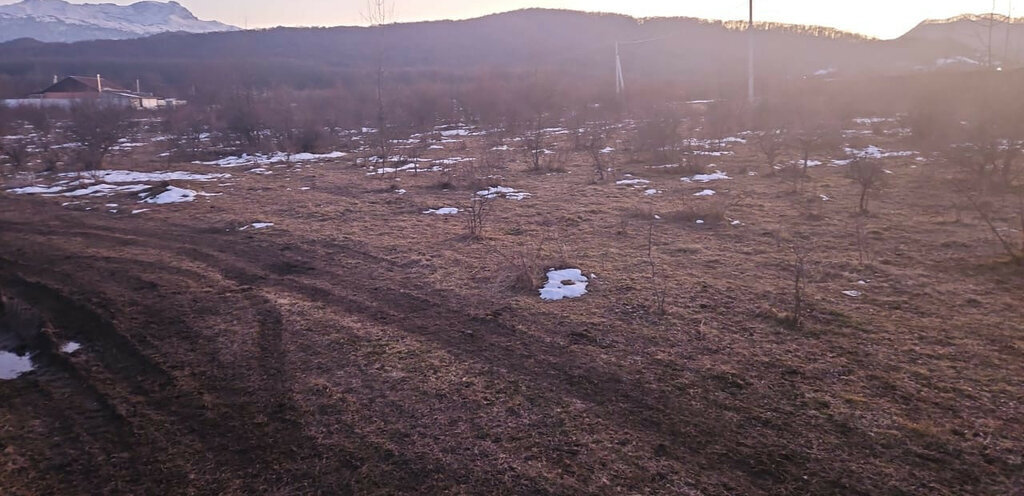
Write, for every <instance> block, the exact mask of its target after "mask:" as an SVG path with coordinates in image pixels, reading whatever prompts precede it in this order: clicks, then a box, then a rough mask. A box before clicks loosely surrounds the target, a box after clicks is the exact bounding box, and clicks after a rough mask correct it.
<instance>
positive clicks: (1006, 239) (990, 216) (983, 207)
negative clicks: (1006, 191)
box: [963, 186, 1024, 265]
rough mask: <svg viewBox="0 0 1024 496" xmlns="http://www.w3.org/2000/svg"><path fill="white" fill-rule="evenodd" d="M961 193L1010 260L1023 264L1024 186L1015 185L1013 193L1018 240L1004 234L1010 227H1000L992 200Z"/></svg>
mask: <svg viewBox="0 0 1024 496" xmlns="http://www.w3.org/2000/svg"><path fill="white" fill-rule="evenodd" d="M963 195H964V197H965V198H966V199H967V201H968V202H969V203H970V205H971V207H972V208H973V209H974V211H975V212H977V214H978V216H979V217H981V220H982V221H984V222H985V225H986V226H988V228H989V230H990V231H991V232H992V234H993V235H995V237H996V239H997V240H999V244H1000V246H1002V247H1003V251H1005V252H1006V254H1007V255H1008V256H1009V257H1010V260H1012V261H1013V263H1015V264H1017V265H1024V186H1017V191H1015V194H1014V195H1013V196H1014V199H1015V200H1016V208H1015V210H1016V216H1017V220H1018V223H1019V225H1018V226H1017V227H1018V232H1019V233H1020V240H1019V241H1018V242H1014V241H1013V239H1012V238H1011V237H1010V236H1008V235H1007V234H1005V233H1006V232H1010V231H1011V229H1008V228H1007V229H1001V228H1000V227H999V225H998V219H997V214H996V204H995V202H994V201H992V200H988V201H985V200H981V199H979V198H978V196H977V195H975V194H974V193H970V192H963Z"/></svg>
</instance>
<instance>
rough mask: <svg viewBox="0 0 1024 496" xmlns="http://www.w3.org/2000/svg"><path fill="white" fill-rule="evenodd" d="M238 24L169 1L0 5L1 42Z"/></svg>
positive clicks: (56, 0)
mask: <svg viewBox="0 0 1024 496" xmlns="http://www.w3.org/2000/svg"><path fill="white" fill-rule="evenodd" d="M236 29H238V28H236V27H234V26H229V25H227V24H222V23H219V22H216V21H202V20H199V19H197V18H196V16H194V15H192V12H189V10H188V9H186V8H185V7H182V6H181V5H180V4H179V3H178V2H173V1H172V2H167V3H164V2H150V1H146V2H138V3H133V4H131V5H115V4H110V3H105V4H72V3H68V2H65V1H64V0H24V1H22V2H19V3H15V4H11V5H0V42H3V41H9V40H13V39H17V38H34V39H37V40H39V41H47V42H72V41H82V40H96V39H126V38H138V37H142V36H149V35H154V34H158V33H165V32H171V31H186V32H190V33H208V32H213V31H233V30H236Z"/></svg>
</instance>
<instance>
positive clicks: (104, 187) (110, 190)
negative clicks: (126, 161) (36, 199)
mask: <svg viewBox="0 0 1024 496" xmlns="http://www.w3.org/2000/svg"><path fill="white" fill-rule="evenodd" d="M147 188H149V186H147V185H145V184H129V185H124V186H116V185H113V184H95V185H92V186H89V187H87V188H82V189H76V190H74V191H69V192H67V193H64V194H63V195H64V196H72V197H77V196H110V195H113V194H114V193H135V192H137V191H142V190H144V189H147Z"/></svg>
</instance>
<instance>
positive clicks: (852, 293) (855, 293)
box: [843, 291, 864, 298]
mask: <svg viewBox="0 0 1024 496" xmlns="http://www.w3.org/2000/svg"><path fill="white" fill-rule="evenodd" d="M843 294H844V295H846V296H849V297H850V298H859V297H860V296H861V295H863V294H864V293H861V292H860V291H843Z"/></svg>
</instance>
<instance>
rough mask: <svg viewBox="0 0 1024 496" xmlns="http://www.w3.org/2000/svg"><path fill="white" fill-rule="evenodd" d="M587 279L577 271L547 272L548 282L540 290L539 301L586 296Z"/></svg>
mask: <svg viewBox="0 0 1024 496" xmlns="http://www.w3.org/2000/svg"><path fill="white" fill-rule="evenodd" d="M588 282H589V281H588V279H587V277H586V276H584V275H583V272H582V271H580V270H579V269H561V270H551V271H549V272H548V282H547V284H545V285H544V287H543V288H542V289H541V290H540V299H542V300H545V301H558V300H561V299H563V298H579V297H580V296H583V295H585V294H587V284H588Z"/></svg>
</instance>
